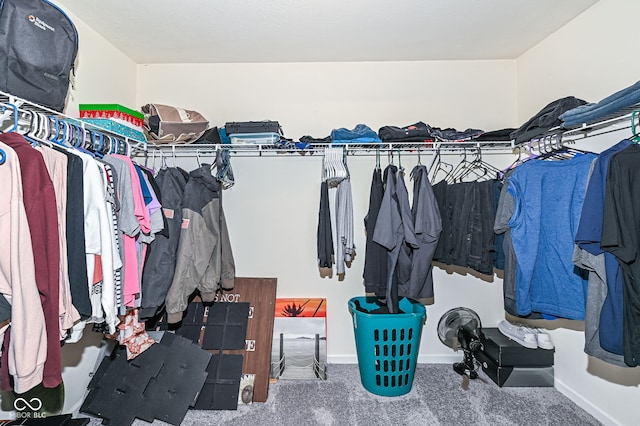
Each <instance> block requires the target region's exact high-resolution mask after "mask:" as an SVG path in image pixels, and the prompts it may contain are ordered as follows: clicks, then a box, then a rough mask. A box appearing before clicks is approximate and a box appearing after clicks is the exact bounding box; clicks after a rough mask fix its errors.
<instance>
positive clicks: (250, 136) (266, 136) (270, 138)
mask: <svg viewBox="0 0 640 426" xmlns="http://www.w3.org/2000/svg"><path fill="white" fill-rule="evenodd" d="M229 138H230V139H231V143H232V144H263V145H267V144H275V143H277V142H279V141H280V135H279V134H277V133H233V134H229Z"/></svg>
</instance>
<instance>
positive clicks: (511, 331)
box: [498, 320, 538, 349]
mask: <svg viewBox="0 0 640 426" xmlns="http://www.w3.org/2000/svg"><path fill="white" fill-rule="evenodd" d="M498 330H500V332H501V333H502V334H504V335H505V336H507V337H508V338H510V339H512V340H515V341H516V342H518V343H520V344H521V345H522V346H524V347H525V348H529V349H536V348H537V347H538V341H537V339H536V333H533V332H532V331H531V330H530V329H529V328H528V327H525V326H522V325H518V324H512V323H510V322H509V321H507V320H502V321H500V322H499V323H498Z"/></svg>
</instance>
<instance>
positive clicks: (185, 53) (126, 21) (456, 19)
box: [53, 0, 597, 64]
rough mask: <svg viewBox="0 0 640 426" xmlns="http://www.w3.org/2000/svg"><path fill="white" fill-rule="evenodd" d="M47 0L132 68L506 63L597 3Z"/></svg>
mask: <svg viewBox="0 0 640 426" xmlns="http://www.w3.org/2000/svg"><path fill="white" fill-rule="evenodd" d="M53 1H54V3H56V4H58V5H59V6H61V7H62V8H63V9H64V10H66V11H69V12H71V13H72V14H73V15H75V16H77V17H78V18H79V19H81V20H82V21H84V22H85V23H86V24H87V25H89V26H90V27H91V28H93V29H94V30H95V31H97V32H98V33H99V34H100V35H102V36H103V37H104V38H105V39H107V40H108V41H109V42H111V43H112V44H113V45H114V46H115V47H116V48H118V49H119V50H121V51H122V52H123V53H125V54H126V55H127V56H129V57H130V58H131V59H132V60H133V61H134V62H136V63H138V64H152V63H224V62H229V63H234V62H340V61H410V60H473V59H515V58H517V57H519V56H520V55H521V54H522V53H524V52H526V51H527V50H528V49H530V48H531V47H533V46H535V45H536V44H537V43H539V42H540V41H542V40H543V39H544V38H546V37H547V36H549V35H550V34H552V33H553V32H555V31H556V30H558V29H559V28H560V27H562V26H563V25H564V24H566V23H567V22H569V21H570V20H571V19H573V18H574V17H576V16H577V15H579V14H580V13H582V12H583V11H584V10H586V9H587V8H589V7H590V6H592V5H593V4H595V3H596V2H597V0H562V1H558V0H134V1H132V0H109V1H104V0H53ZM80 43H82V40H80Z"/></svg>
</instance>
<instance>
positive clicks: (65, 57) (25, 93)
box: [0, 0, 78, 112]
mask: <svg viewBox="0 0 640 426" xmlns="http://www.w3.org/2000/svg"><path fill="white" fill-rule="evenodd" d="M77 53H78V32H77V31H76V27H75V26H74V25H73V22H71V19H69V17H68V16H67V15H66V14H65V13H64V12H63V11H62V10H60V9H59V8H58V7H57V6H55V5H53V4H52V3H49V2H48V1H46V0H2V1H0V91H3V92H7V93H9V94H11V95H14V96H17V97H19V98H23V99H26V100H27V101H30V102H33V103H37V104H40V105H42V106H46V107H49V108H51V109H54V110H56V111H60V112H62V110H63V109H64V106H65V100H66V98H67V91H68V89H69V79H70V77H71V73H72V71H73V66H74V62H75V60H76V55H77Z"/></svg>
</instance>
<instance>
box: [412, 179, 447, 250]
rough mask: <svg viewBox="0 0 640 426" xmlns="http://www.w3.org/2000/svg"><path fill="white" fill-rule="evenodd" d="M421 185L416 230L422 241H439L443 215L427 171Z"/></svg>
mask: <svg viewBox="0 0 640 426" xmlns="http://www.w3.org/2000/svg"><path fill="white" fill-rule="evenodd" d="M419 185H420V186H419V187H418V190H419V196H418V201H419V202H418V209H417V212H416V218H415V229H414V230H415V233H416V235H417V236H420V239H421V240H422V241H424V242H435V241H438V238H439V237H440V233H441V232H442V217H441V216H440V208H439V207H438V203H437V202H436V198H435V195H434V193H433V188H432V187H431V183H429V179H428V177H427V174H426V172H425V173H423V175H422V177H421V178H420V183H419ZM414 202H415V200H414Z"/></svg>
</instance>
